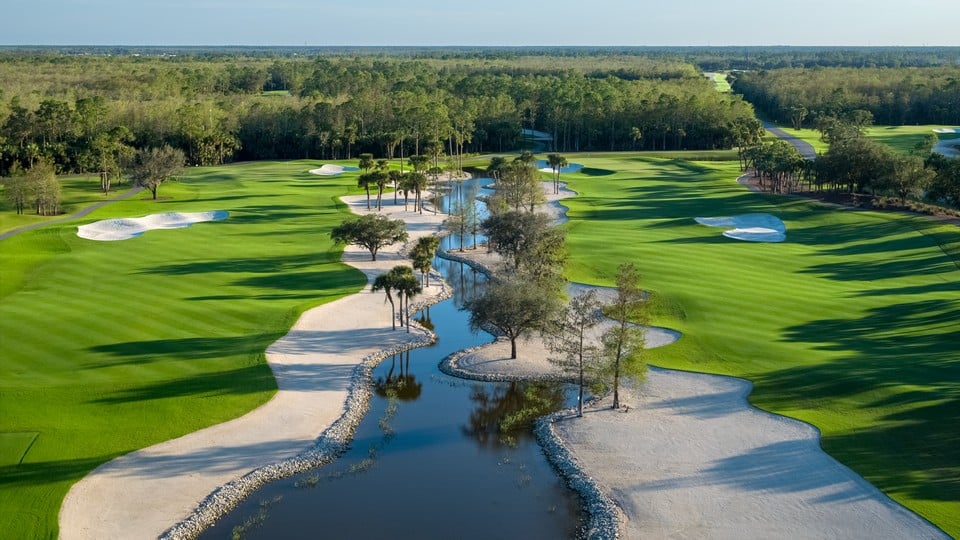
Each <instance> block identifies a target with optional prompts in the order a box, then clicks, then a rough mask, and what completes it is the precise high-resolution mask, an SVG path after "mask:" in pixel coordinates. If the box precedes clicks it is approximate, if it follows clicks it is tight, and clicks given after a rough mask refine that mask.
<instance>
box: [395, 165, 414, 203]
mask: <svg viewBox="0 0 960 540" xmlns="http://www.w3.org/2000/svg"><path fill="white" fill-rule="evenodd" d="M398 182H399V183H398V184H397V189H398V190H402V191H403V211H404V212H406V211H407V195H409V194H410V192H411V191H413V190H414V185H413V184H414V182H413V178H412V173H406V174H400V176H399V180H398Z"/></svg>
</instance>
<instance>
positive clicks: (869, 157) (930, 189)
mask: <svg viewBox="0 0 960 540" xmlns="http://www.w3.org/2000/svg"><path fill="white" fill-rule="evenodd" d="M869 124H870V118H869V114H867V115H863V114H852V115H847V116H845V117H842V118H831V119H830V121H829V122H821V123H819V125H818V129H819V130H820V133H821V138H822V140H824V141H825V142H828V143H829V144H830V146H829V149H828V150H827V152H825V153H823V154H821V155H819V156H817V158H816V159H815V160H806V159H804V158H803V157H802V156H801V155H800V153H799V152H798V151H797V150H796V149H795V148H794V147H793V146H791V145H790V144H788V143H786V142H785V141H782V140H777V141H773V142H770V143H763V142H762V140H761V138H760V137H759V134H758V133H757V132H753V131H749V132H748V133H749V134H750V136H749V137H745V138H744V139H742V144H743V146H740V147H738V149H739V150H740V156H741V166H742V168H743V169H744V170H746V169H748V168H752V170H753V172H754V176H755V177H756V178H758V179H759V180H758V182H759V187H760V188H762V189H765V190H768V191H771V192H774V193H791V192H803V191H806V192H817V193H824V192H826V193H834V194H839V195H843V196H849V197H851V198H852V199H854V200H859V199H865V200H864V201H863V203H865V204H869V205H880V206H884V207H895V208H909V209H912V210H918V211H923V212H940V211H942V208H943V207H950V208H954V209H958V208H960V159H957V158H952V159H951V158H947V157H945V156H943V155H942V154H939V153H937V152H933V148H934V146H935V145H936V144H937V140H938V138H937V136H936V135H935V134H933V133H930V134H929V135H927V136H926V137H925V138H924V139H923V140H921V141H920V142H918V143H917V144H916V146H915V147H914V148H913V149H911V151H910V152H909V153H908V154H901V153H899V152H896V151H895V150H893V149H892V148H890V147H889V146H887V145H885V144H881V143H879V142H876V141H874V140H871V139H869V138H868V137H866V135H865V134H864V130H865V128H866V127H868V126H869ZM754 127H756V126H754ZM916 202H921V204H916ZM858 204H859V203H858ZM925 204H929V205H933V207H932V208H931V207H927V206H925Z"/></svg>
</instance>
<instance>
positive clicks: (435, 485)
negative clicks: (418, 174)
mask: <svg viewBox="0 0 960 540" xmlns="http://www.w3.org/2000/svg"><path fill="white" fill-rule="evenodd" d="M434 268H436V269H437V270H438V271H439V272H440V273H441V274H442V275H443V277H444V279H445V280H446V281H447V283H449V284H450V285H451V286H452V288H453V290H454V297H453V298H452V299H451V300H447V301H444V302H441V303H439V304H436V305H434V306H433V307H431V308H430V310H429V312H427V311H426V310H425V311H424V312H421V313H418V314H417V315H416V318H417V319H418V320H421V321H424V322H425V323H427V324H429V325H432V326H433V327H434V331H435V332H436V334H437V335H438V336H439V338H440V339H439V341H438V342H437V343H436V344H434V345H433V346H430V347H424V348H419V349H413V350H411V351H407V352H405V353H403V355H396V356H394V357H392V358H389V359H386V360H384V361H383V362H381V363H380V365H379V366H378V367H377V368H375V369H374V371H373V395H372V396H371V399H370V409H369V411H368V412H367V414H366V416H365V417H364V419H363V420H362V421H361V422H360V425H358V426H357V429H356V432H355V433H354V437H353V442H352V443H351V445H350V447H349V448H348V449H347V451H346V452H345V453H344V454H343V455H342V456H340V457H339V458H338V459H336V460H335V461H334V462H332V463H330V464H328V465H326V466H324V467H321V468H320V469H317V470H314V471H310V472H306V473H303V474H300V475H296V476H294V477H292V478H289V479H285V480H278V481H276V482H272V483H270V484H267V485H266V486H264V487H263V488H261V489H259V490H257V491H256V492H255V493H253V494H252V495H251V496H250V497H248V498H247V500H245V501H244V502H242V503H240V505H238V506H237V507H236V508H235V509H234V510H232V511H231V512H229V513H228V514H227V515H225V516H224V517H223V518H221V520H220V521H219V522H217V523H216V524H215V525H214V526H213V527H211V528H210V529H208V530H206V531H204V532H203V533H202V534H201V535H200V538H218V539H219V538H249V539H253V538H264V539H273V538H284V539H287V538H317V537H332V538H363V539H369V538H384V539H394V538H451V537H453V538H462V539H473V538H475V539H484V540H486V539H488V538H525V539H536V538H543V539H556V538H570V537H573V536H575V535H576V532H577V527H578V525H579V520H580V515H581V511H580V507H579V504H578V502H577V499H576V496H575V495H573V493H572V492H571V491H570V490H568V489H567V488H566V486H565V485H564V483H563V482H562V481H561V480H560V479H559V478H558V477H557V476H556V474H555V473H554V472H553V470H552V469H551V468H550V465H549V464H548V463H547V461H546V459H545V458H544V456H543V454H542V452H541V450H540V447H539V446H538V445H537V444H536V442H535V441H534V440H533V436H532V434H531V433H530V431H529V428H528V427H523V426H526V425H528V424H529V422H530V421H531V420H532V419H533V418H535V417H537V416H540V415H543V414H545V413H547V412H550V411H552V410H556V409H557V408H559V407H561V406H562V403H563V402H564V394H565V392H564V389H563V387H560V386H551V385H544V384H523V383H473V382H467V381H463V380H461V379H456V378H453V377H449V376H447V375H445V374H443V373H441V372H440V370H439V369H438V367H437V366H438V364H439V362H440V360H442V359H443V358H444V357H446V356H447V355H449V354H451V353H453V352H455V351H459V350H462V349H466V348H470V347H476V346H478V345H481V344H484V343H488V342H489V341H490V339H491V337H490V335H489V334H486V333H484V332H475V331H473V330H471V329H470V325H469V314H468V313H467V312H465V311H463V310H462V306H463V305H464V303H465V301H466V300H467V299H469V298H473V297H474V296H476V295H477V294H480V293H481V291H482V288H483V283H484V277H483V275H482V274H479V273H478V272H474V271H473V270H472V269H470V268H469V267H466V266H465V265H462V264H459V263H451V262H450V261H446V260H443V259H436V260H435V261H434ZM425 325H426V324H425ZM571 397H572V393H571ZM571 404H572V403H571ZM261 502H264V503H265V504H264V505H261Z"/></svg>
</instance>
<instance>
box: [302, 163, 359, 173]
mask: <svg viewBox="0 0 960 540" xmlns="http://www.w3.org/2000/svg"><path fill="white" fill-rule="evenodd" d="M359 170H360V169H359V168H357V167H344V166H343V165H332V164H330V163H326V164H324V165H323V166H321V167H320V168H319V169H312V170H311V171H310V174H317V175H320V176H337V175H338V174H343V173H345V172H353V171H359Z"/></svg>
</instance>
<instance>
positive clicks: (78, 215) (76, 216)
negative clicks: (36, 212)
mask: <svg viewBox="0 0 960 540" xmlns="http://www.w3.org/2000/svg"><path fill="white" fill-rule="evenodd" d="M141 191H143V188H142V187H135V188H133V189H131V190H130V191H127V192H126V193H124V194H123V195H120V196H119V197H114V198H112V199H107V200H105V201H100V202H98V203H96V204H91V205H90V206H88V207H86V208H83V209H82V210H80V211H79V212H75V213H73V214H70V215H69V216H63V217H62V218H57V219H54V220H50V221H41V222H39V223H31V224H30V225H24V226H23V227H18V228H16V229H13V230H12V231H7V232H5V233H0V240H6V239H7V238H10V237H11V236H14V235H16V234H20V233H22V232H27V231H32V230H33V229H39V228H40V227H46V226H47V225H56V224H58V223H65V222H67V221H71V220H74V219H80V218H82V217H87V216H88V215H90V213H91V212H93V211H94V210H99V209H100V208H103V207H104V206H106V205H108V204H110V203H112V202H116V201H122V200H124V199H129V198H130V197H133V196H134V195H136V194H137V193H140V192H141Z"/></svg>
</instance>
